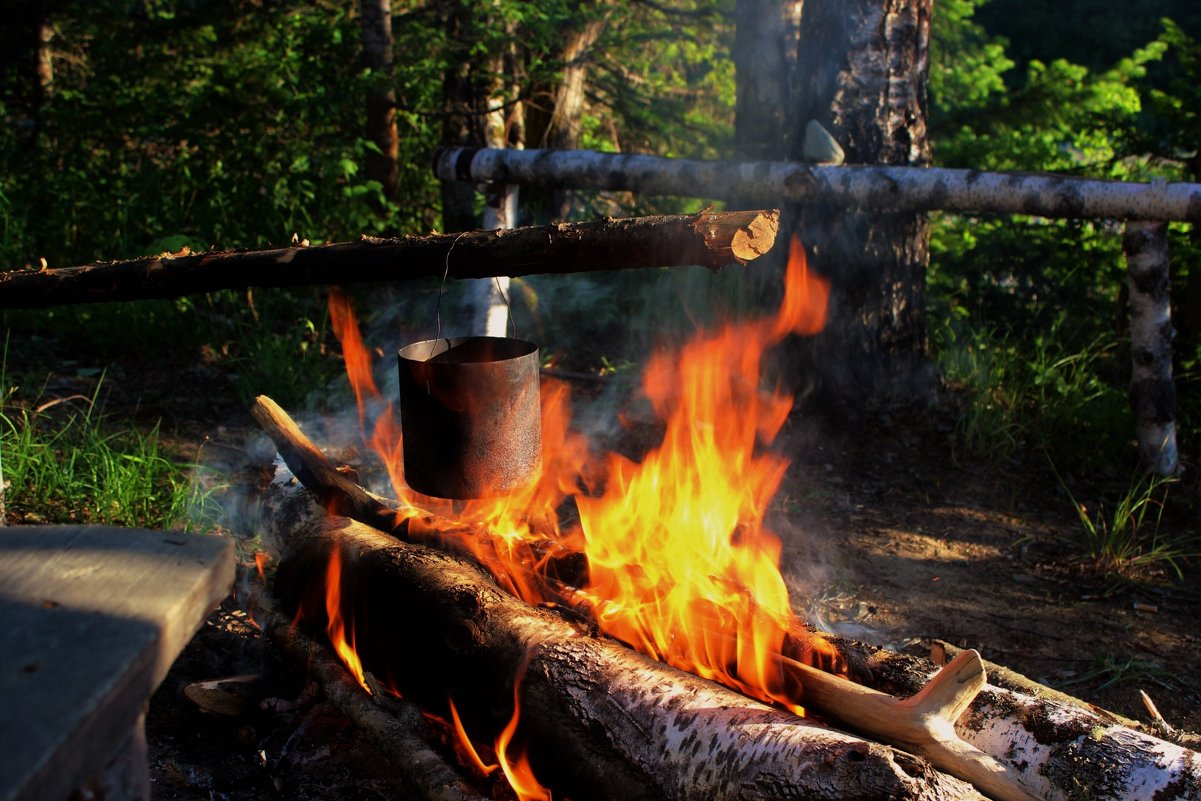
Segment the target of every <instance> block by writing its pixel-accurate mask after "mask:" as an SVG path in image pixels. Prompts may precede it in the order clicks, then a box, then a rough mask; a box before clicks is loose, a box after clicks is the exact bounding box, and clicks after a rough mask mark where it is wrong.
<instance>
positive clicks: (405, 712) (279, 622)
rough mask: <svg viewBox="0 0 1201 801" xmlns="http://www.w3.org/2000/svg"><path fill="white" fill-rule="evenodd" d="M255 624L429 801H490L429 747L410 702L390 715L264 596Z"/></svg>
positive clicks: (398, 703) (421, 719) (425, 725)
mask: <svg viewBox="0 0 1201 801" xmlns="http://www.w3.org/2000/svg"><path fill="white" fill-rule="evenodd" d="M255 619H256V620H257V621H258V622H259V623H260V624H261V625H262V627H263V630H264V631H265V632H266V633H267V634H268V635H269V636H270V637H271V639H272V640H273V641H274V642H275V644H276V645H278V646H279V647H280V648H281V649H282V650H283V651H284V652H285V653H287V654H288V655H289V656H291V657H292V659H293V661H295V662H297V663H298V664H300V665H303V666H305V668H306V669H307V670H308V673H309V675H311V676H312V677H313V678H314V679H316V680H317V682H318V683H319V684H320V685H321V689H322V690H323V691H324V692H325V695H326V697H327V698H329V699H330V701H332V702H333V703H334V705H335V706H337V707H338V709H340V710H342V713H343V714H345V715H346V717H348V718H350V720H352V721H353V722H354V723H355V725H356V726H358V727H359V729H360V730H362V731H363V733H364V734H366V735H367V738H368V739H369V740H370V741H371V743H372V745H374V746H375V747H376V748H377V749H378V750H379V752H380V754H381V755H383V756H384V758H385V759H387V760H388V762H389V763H390V764H391V765H392V766H393V768H394V769H395V770H396V771H397V772H398V774H399V775H400V776H401V778H402V779H403V780H404V781H405V782H406V783H407V784H409V785H410V787H411V788H412V789H413V790H416V791H417V792H418V793H420V794H421V797H422V798H423V799H425V801H486V799H485V798H484V796H482V795H480V794H479V793H478V792H476V791H475V790H474V789H472V788H471V786H470V785H469V784H467V782H466V781H464V780H463V778H462V777H461V776H459V774H458V773H456V772H455V770H454V769H453V768H451V766H450V765H448V764H447V763H446V761H445V760H444V759H442V757H441V756H439V755H438V753H437V752H436V751H434V749H433V748H431V747H430V745H429V743H428V742H427V740H428V739H429V738H430V736H431V734H430V732H429V729H428V726H429V724H428V723H427V722H426V720H425V718H424V716H423V715H422V714H421V711H420V710H419V709H418V708H417V706H416V705H415V704H413V703H411V702H408V701H404V700H403V699H402V700H392V701H390V702H389V704H390V706H392V708H393V709H394V713H392V714H389V713H388V712H385V711H384V710H383V709H381V708H380V707H379V706H377V705H376V704H375V702H374V701H372V700H371V698H370V696H368V695H367V694H366V693H364V692H363V690H362V689H361V688H360V687H359V685H358V683H357V682H356V681H355V680H354V679H353V678H352V677H351V675H350V674H349V673H347V672H346V668H344V667H343V666H342V663H341V662H339V661H337V660H336V659H335V658H334V657H333V656H332V655H331V654H330V652H329V650H328V649H327V648H325V647H324V646H322V645H321V644H320V643H317V642H315V641H314V640H312V639H311V638H309V637H308V636H307V635H306V634H304V632H302V631H300V630H299V629H298V628H296V627H295V626H293V625H291V623H290V622H289V620H288V618H286V617H285V616H283V615H281V614H280V613H279V612H278V611H277V610H276V609H275V605H274V604H273V603H272V602H271V601H270V600H269V599H268V598H267V597H266V596H264V595H260V596H259V597H258V608H257V609H256V610H255Z"/></svg>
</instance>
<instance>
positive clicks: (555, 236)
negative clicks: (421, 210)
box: [0, 210, 780, 309]
mask: <svg viewBox="0 0 1201 801" xmlns="http://www.w3.org/2000/svg"><path fill="white" fill-rule="evenodd" d="M779 221H780V215H779V212H777V211H774V210H768V211H732V212H710V211H705V212H701V213H700V214H687V215H685V214H679V215H670V216H655V217H635V218H628V219H620V220H614V219H605V220H596V221H592V222H583V223H561V224H559V225H546V226H537V227H529V228H514V229H509V230H497V231H465V232H463V233H458V234H433V235H430V236H407V237H399V238H395V239H376V238H371V237H364V238H363V239H362V240H360V241H358V242H341V243H337V244H330V245H318V246H314V247H289V248H278V249H275V250H251V251H235V252H226V253H198V254H192V255H186V254H184V255H178V256H175V255H171V254H165V255H162V256H155V257H152V258H145V259H132V260H129V261H116V262H98V263H96V264H87V265H82V266H78V267H59V268H53V269H42V270H13V271H10V272H0V309H32V308H44V307H47V306H58V305H63V304H68V303H97V302H105V301H123V300H141V299H146V298H172V297H179V296H182V295H191V294H196V293H200V292H211V291H214V290H218V289H229V288H234V287H248V286H257V287H261V286H270V287H281V286H303V285H313V284H317V285H319V284H352V283H362V282H368V281H385V282H386V281H406V280H412V279H416V278H425V277H430V276H435V277H441V276H443V275H446V276H448V277H450V278H492V277H495V276H506V275H507V276H514V275H538V274H543V273H581V272H592V271H599V270H621V269H629V268H647V267H672V266H681V265H703V266H708V267H720V266H722V265H725V264H730V263H732V262H739V263H746V262H748V261H751V260H752V259H755V258H757V257H759V256H761V255H763V254H764V253H766V252H767V251H769V250H770V249H771V248H772V246H773V245H774V244H775V241H776V233H777V231H778V230H779Z"/></svg>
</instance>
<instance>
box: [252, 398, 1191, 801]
mask: <svg viewBox="0 0 1201 801" xmlns="http://www.w3.org/2000/svg"><path fill="white" fill-rule="evenodd" d="M252 411H253V413H254V416H255V418H256V419H257V420H258V421H259V423H260V424H261V425H262V426H263V428H264V430H265V431H266V432H267V433H268V435H269V436H271V438H272V440H273V441H274V442H275V444H276V446H277V448H278V449H279V451H280V455H281V456H282V457H283V458H284V460H285V462H287V464H288V466H289V467H290V468H292V469H293V470H294V471H295V472H296V473H297V475H298V476H300V477H301V479H302V481H304V482H306V486H309V487H311V488H312V489H313V492H314V493H315V494H317V495H318V496H319V497H320V498H321V501H322V503H323V505H325V506H326V507H327V508H333V509H337V510H339V512H340V513H342V514H347V515H349V516H352V517H354V516H355V515H362V517H360V518H359V519H361V520H363V521H365V522H368V523H370V521H371V520H379V519H380V518H381V517H384V516H386V515H388V514H391V512H390V510H389V507H388V506H387V505H386V504H385V503H384V502H383V500H382V499H380V498H377V497H376V496H373V495H371V494H370V493H368V492H367V491H366V490H363V489H362V488H361V487H358V485H355V484H353V482H351V481H349V479H347V478H346V477H345V476H343V475H342V474H340V473H338V472H337V470H336V468H335V467H334V465H333V463H332V462H330V461H329V459H328V458H326V456H325V455H324V454H323V453H322V452H321V451H320V450H319V449H318V448H317V447H316V446H315V445H313V443H312V442H311V441H309V440H308V438H307V437H305V436H304V434H303V433H302V432H301V431H300V429H299V428H297V426H296V424H295V423H294V422H293V421H292V420H291V418H290V417H288V415H287V414H286V413H285V412H284V411H283V410H282V409H280V408H279V406H277V405H276V404H275V403H274V402H272V401H271V400H270V399H269V398H266V397H265V396H261V397H260V398H259V399H258V401H257V402H256V405H255V408H254V409H253V410H252ZM307 481H312V482H313V483H312V484H308V483H307ZM346 485H350V486H349V487H348V488H347V486H346ZM302 514H303V513H302ZM277 516H279V517H286V516H287V515H286V514H281V515H277ZM393 519H394V518H393ZM418 520H421V525H420V526H415V529H416V530H417V531H421V530H436V528H437V527H438V526H439V525H445V524H446V521H444V520H440V519H438V518H435V517H434V516H433V515H426V516H425V517H423V518H413V519H412V520H411V521H406V523H405V524H403V525H402V526H400V527H397V526H393V529H392V533H393V535H394V536H400V537H402V538H403V537H406V536H408V531H409V530H408V528H407V526H408V523H409V522H416V521H418ZM835 639H836V645H837V647H838V648H839V649H840V651H842V653H843V654H844V655H845V656H846V657H847V658H848V659H849V660H850V661H851V662H855V663H865V664H868V665H870V666H871V671H870V672H869V673H867V674H865V675H864V676H863V677H862V681H863V684H865V685H866V686H868V687H871V688H872V689H875V690H880V691H883V692H886V693H889V694H890V695H894V696H900V697H909V696H914V695H916V694H918V693H920V692H921V690H922V688H923V687H925V686H927V685H928V683H929V682H930V680H931V678H932V677H933V676H934V674H935V673H936V672H937V668H936V667H935V666H934V665H933V663H931V662H930V661H929V660H925V659H918V658H916V657H909V656H906V655H903V654H897V653H894V652H890V651H886V650H884V649H880V648H874V647H871V646H866V645H863V644H862V643H856V642H853V641H850V640H845V639H842V638H835ZM832 716H833V717H837V714H836V710H832ZM957 731H958V733H959V735H960V736H961V737H962V738H964V739H965V740H967V741H968V742H969V743H971V744H972V745H974V746H975V747H977V748H979V749H980V750H981V751H983V752H984V753H986V754H989V755H991V756H992V757H994V758H995V759H997V760H1000V761H1002V762H1006V763H1008V764H1012V765H1021V764H1024V765H1025V768H1024V771H1025V773H1026V775H1027V778H1028V779H1029V780H1030V781H1032V782H1033V783H1034V784H1035V785H1036V787H1035V789H1036V791H1037V792H1038V793H1039V794H1041V795H1042V796H1043V797H1045V798H1047V799H1070V798H1074V797H1075V796H1074V795H1073V794H1074V793H1075V792H1076V789H1075V788H1076V787H1077V786H1078V783H1079V782H1081V781H1083V782H1085V783H1086V784H1092V785H1095V786H1096V787H1099V788H1103V791H1099V792H1098V795H1097V798H1099V799H1115V800H1116V799H1122V798H1135V797H1150V796H1151V795H1154V794H1155V792H1157V791H1159V790H1161V789H1164V788H1179V789H1180V791H1181V795H1180V796H1179V797H1181V798H1190V799H1196V800H1197V801H1201V757H1198V755H1197V754H1195V753H1194V752H1192V751H1190V750H1188V749H1186V748H1182V747H1180V746H1178V745H1176V744H1173V743H1167V742H1164V741H1162V740H1160V739H1158V738H1155V737H1153V736H1151V735H1148V734H1145V733H1143V732H1141V731H1135V730H1132V729H1130V728H1127V727H1125V726H1122V725H1119V724H1118V723H1117V722H1116V721H1115V719H1114V717H1113V716H1107V713H1103V712H1101V711H1100V710H1089V709H1086V708H1082V707H1078V706H1077V705H1076V704H1066V703H1063V702H1059V701H1056V700H1054V699H1053V698H1049V697H1046V694H1044V693H1040V694H1037V695H1028V694H1026V693H1024V692H1022V691H1020V690H1018V691H1014V690H1011V689H1007V688H1005V687H997V686H992V685H989V686H987V687H986V688H985V689H984V691H983V692H981V693H980V694H979V695H978V696H977V697H976V699H975V700H974V701H973V702H972V704H971V705H970V707H969V708H968V710H967V713H966V714H965V716H964V717H963V718H962V719H961V721H960V723H959V725H958V726H957Z"/></svg>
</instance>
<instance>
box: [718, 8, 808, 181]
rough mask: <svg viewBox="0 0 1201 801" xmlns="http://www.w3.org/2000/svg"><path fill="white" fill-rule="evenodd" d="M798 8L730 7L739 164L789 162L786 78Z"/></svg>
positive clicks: (788, 79)
mask: <svg viewBox="0 0 1201 801" xmlns="http://www.w3.org/2000/svg"><path fill="white" fill-rule="evenodd" d="M802 5H803V4H802V3H801V2H799V0H772V2H763V0H739V2H738V3H737V5H736V6H735V11H734V69H735V71H736V76H737V81H738V92H737V99H736V104H737V105H736V106H735V109H734V120H735V125H734V155H735V158H737V159H739V160H742V161H781V160H784V159H787V158H788V154H789V137H790V132H791V131H792V130H794V129H795V128H796V124H795V123H794V122H792V117H793V113H794V110H795V108H794V107H795V104H794V103H793V102H792V100H793V98H792V97H791V88H792V85H793V80H792V77H791V76H792V73H793V70H794V69H795V66H796V59H797V40H798V37H799V33H800V31H799V28H800V22H801V7H802ZM802 127H803V126H802Z"/></svg>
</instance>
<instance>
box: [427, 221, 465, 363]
mask: <svg viewBox="0 0 1201 801" xmlns="http://www.w3.org/2000/svg"><path fill="white" fill-rule="evenodd" d="M466 233H467V232H466V231H463V232H461V233H460V234H459V235H458V236H456V237H455V241H453V242H451V243H450V247H449V248H447V249H446V268H445V269H444V270H443V271H442V283H441V284H440V285H439V286H438V303H437V305H436V306H434V322H435V325H436V326H437V328H436V329H435V331H436V333H435V334H434V338H433V339H432V340H430V355H429V356H426V357H425V358H426V359H432V358H434V348H436V347H438V340H440V339H442V295H443V294H445V292H446V277H447V276H449V275H450V252H451V251H452V250H454V249H455V245H457V244H459V240H460V239H462V238H463V237H464V235H466Z"/></svg>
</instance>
